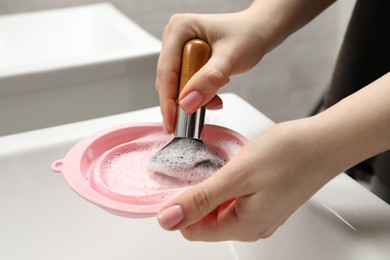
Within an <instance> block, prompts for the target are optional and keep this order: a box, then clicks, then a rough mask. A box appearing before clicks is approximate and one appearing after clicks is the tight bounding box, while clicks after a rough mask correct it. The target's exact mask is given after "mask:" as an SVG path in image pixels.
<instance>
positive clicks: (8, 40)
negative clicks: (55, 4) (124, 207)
mask: <svg viewBox="0 0 390 260" xmlns="http://www.w3.org/2000/svg"><path fill="white" fill-rule="evenodd" d="M160 48H161V42H160V41H159V40H157V39H156V38H154V37H153V36H151V35H150V34H148V33H147V32H146V31H144V30H143V29H142V28H140V27H139V26H138V25H136V24H135V23H134V22H132V21H131V20H130V19H129V18H128V17H126V16H124V15H123V14H122V13H120V12H119V11H118V10H117V9H115V8H114V7H113V6H112V5H111V4H108V3H103V4H94V5H88V6H81V7H73V8H64V9H56V10H48V11H39V12H31V13H21V14H15V15H3V16H0V57H1V59H0V122H1V123H2V127H1V128H0V135H2V134H10V133H14V132H21V131H26V130H31V129H37V128H42V127H47V126H52V125H58V124H63V123H68V122H75V121H80V120H85V119H89V118H94V117H100V116H104V115H110V114H116V113H121V112H127V111H131V110H135V109H141V108H146V107H150V106H154V105H157V104H158V99H157V96H156V95H155V89H154V81H155V68H156V62H157V57H158V54H159V51H160ZM9 111H13V113H12V114H10V113H9Z"/></svg>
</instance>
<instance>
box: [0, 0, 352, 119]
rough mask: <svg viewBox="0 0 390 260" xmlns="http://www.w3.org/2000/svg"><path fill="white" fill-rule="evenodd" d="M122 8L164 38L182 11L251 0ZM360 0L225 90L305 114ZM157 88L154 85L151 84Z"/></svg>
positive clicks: (43, 2) (235, 6)
mask: <svg viewBox="0 0 390 260" xmlns="http://www.w3.org/2000/svg"><path fill="white" fill-rule="evenodd" d="M97 2H102V1H96V0H51V1H47V0H1V1H0V14H8V13H16V12H26V11H32V10H42V9H49V8H57V7H65V6H74V5H84V4H90V3H97ZM110 2H111V3H113V4H114V5H115V6H116V7H117V8H118V9H120V10H121V11H122V12H123V13H125V14H126V15H127V16H129V17H130V18H131V19H132V20H134V21H135V22H137V23H138V24H140V25H141V26H142V27H143V28H145V29H146V30H147V31H149V32H150V33H152V34H153V35H155V36H156V37H158V38H161V33H162V31H163V28H164V26H165V24H166V23H167V22H168V20H169V17H170V16H171V15H172V14H174V13H178V12H196V13H216V12H233V11H238V10H242V9H244V8H246V7H247V6H248V5H249V4H250V3H251V2H252V1H251V0H241V1H238V0H145V1H144V0H112V1H110ZM354 2H355V0H343V1H336V3H335V4H333V5H332V6H331V7H330V8H328V9H327V10H326V11H325V12H324V13H322V14H321V15H320V16H319V17H317V18H316V19H315V20H314V21H313V22H311V23H310V24H309V25H307V26H306V27H304V28H303V29H302V30H300V31H299V32H297V33H296V34H294V35H293V36H291V37H290V38H288V39H287V40H286V41H285V42H283V43H282V44H281V45H280V46H279V47H278V48H277V49H275V50H274V51H273V52H272V53H270V54H268V55H267V56H266V57H264V59H263V61H262V62H261V63H260V64H259V65H258V66H256V67H255V68H254V69H252V70H251V71H249V72H247V73H245V74H244V75H240V76H236V77H234V78H232V81H231V83H230V84H229V86H228V87H225V88H224V89H223V90H222V91H223V92H234V93H237V94H238V95H240V96H241V97H243V98H244V99H246V100H247V101H248V102H250V103H251V104H252V105H254V106H255V107H256V108H258V109H259V110H260V111H262V112H263V113H265V114H266V115H268V116H269V117H270V118H271V119H273V120H275V121H277V122H278V121H283V120H288V119H293V118H298V117H302V116H305V115H306V114H307V113H308V112H309V111H310V110H311V108H312V107H313V106H314V104H315V103H316V102H317V100H318V99H319V97H320V95H321V93H322V92H323V91H324V88H325V87H326V85H327V83H328V82H329V79H330V76H331V73H332V69H333V66H334V63H335V59H336V56H337V52H338V49H339V47H340V44H341V41H342V36H343V34H344V31H345V28H346V25H347V22H348V18H349V16H350V14H351V10H352V7H353V5H354ZM151 87H153V86H151Z"/></svg>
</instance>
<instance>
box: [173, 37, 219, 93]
mask: <svg viewBox="0 0 390 260" xmlns="http://www.w3.org/2000/svg"><path fill="white" fill-rule="evenodd" d="M210 56H211V48H210V46H209V45H208V44H207V43H206V42H205V41H203V40H199V39H194V40H191V41H189V42H187V43H186V45H184V48H183V57H182V62H181V72H180V85H179V93H178V94H180V93H181V91H182V90H183V88H184V86H185V85H186V84H187V82H188V81H189V80H190V78H191V77H192V76H193V75H194V74H195V73H196V72H197V71H198V70H200V68H202V67H203V66H204V65H205V64H206V62H207V61H208V60H209V59H210Z"/></svg>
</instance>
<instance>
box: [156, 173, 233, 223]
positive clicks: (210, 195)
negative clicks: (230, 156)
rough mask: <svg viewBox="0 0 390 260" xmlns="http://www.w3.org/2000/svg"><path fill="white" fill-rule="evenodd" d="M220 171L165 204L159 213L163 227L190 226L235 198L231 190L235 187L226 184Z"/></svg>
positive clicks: (159, 219)
mask: <svg viewBox="0 0 390 260" xmlns="http://www.w3.org/2000/svg"><path fill="white" fill-rule="evenodd" d="M222 169H223V168H222ZM222 169H221V170H222ZM221 170H220V171H221ZM220 171H219V172H217V173H218V174H217V173H215V174H214V175H213V176H211V177H210V178H209V179H207V180H205V181H204V182H201V183H199V184H197V185H195V186H193V187H191V188H189V189H188V190H186V191H184V192H183V193H182V194H180V195H179V196H177V197H176V198H175V199H173V200H172V201H170V202H168V204H166V205H165V206H163V207H162V208H161V209H160V211H159V213H158V214H157V219H158V222H159V224H160V225H161V227H163V228H164V229H167V230H177V229H181V228H183V227H186V226H189V225H191V224H193V223H195V222H197V221H199V220H201V219H202V218H204V217H205V216H207V215H208V214H209V213H211V212H212V211H214V210H215V209H216V208H217V207H218V206H219V205H221V204H223V203H224V202H226V201H228V200H230V199H231V198H233V197H234V195H233V194H232V193H231V192H229V191H234V189H233V187H230V188H229V187H227V186H226V185H229V184H228V182H226V181H225V178H223V176H221V177H222V178H220V177H219V175H222V174H219V173H220Z"/></svg>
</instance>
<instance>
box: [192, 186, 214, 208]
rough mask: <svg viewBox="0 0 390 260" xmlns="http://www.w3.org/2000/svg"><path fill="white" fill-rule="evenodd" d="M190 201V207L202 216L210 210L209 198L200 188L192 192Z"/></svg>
mask: <svg viewBox="0 0 390 260" xmlns="http://www.w3.org/2000/svg"><path fill="white" fill-rule="evenodd" d="M192 201H193V205H192V207H194V208H195V210H196V211H198V212H199V213H200V214H202V215H203V214H205V213H208V212H209V211H210V210H211V200H210V196H209V195H208V194H207V192H206V191H205V190H204V189H203V188H201V187H200V188H198V189H196V190H195V191H194V193H193V197H192Z"/></svg>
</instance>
